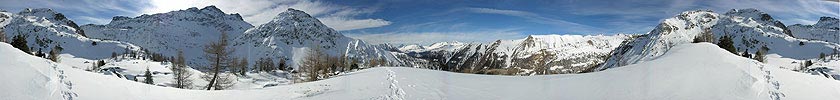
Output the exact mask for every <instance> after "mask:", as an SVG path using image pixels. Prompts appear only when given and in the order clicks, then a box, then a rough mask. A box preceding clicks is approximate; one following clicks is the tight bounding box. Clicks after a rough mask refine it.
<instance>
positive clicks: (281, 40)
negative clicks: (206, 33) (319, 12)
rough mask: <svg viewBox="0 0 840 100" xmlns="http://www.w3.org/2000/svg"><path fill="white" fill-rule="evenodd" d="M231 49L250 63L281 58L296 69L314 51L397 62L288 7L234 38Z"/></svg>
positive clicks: (360, 58) (374, 46)
mask: <svg viewBox="0 0 840 100" xmlns="http://www.w3.org/2000/svg"><path fill="white" fill-rule="evenodd" d="M233 46H235V48H236V49H237V55H240V56H242V57H246V58H248V59H249V60H250V61H252V62H253V61H255V60H257V59H260V58H272V59H281V60H286V62H289V64H290V66H289V67H297V62H300V61H301V59H303V58H304V57H305V56H306V53H307V52H309V51H311V50H312V49H313V48H319V49H321V50H323V51H324V52H325V53H326V54H329V55H331V56H334V57H341V56H346V57H348V58H352V59H358V60H360V61H362V62H363V63H364V62H366V61H368V60H371V59H385V60H386V61H388V62H391V63H398V62H399V60H397V59H396V58H394V56H393V55H392V54H391V53H389V52H387V51H386V49H383V48H378V46H376V45H369V44H366V43H365V42H364V41H361V40H358V39H353V38H350V37H346V36H344V35H342V34H341V33H339V32H338V31H336V30H334V29H332V28H330V27H327V26H326V25H324V24H323V23H321V22H320V21H319V20H318V19H316V18H315V17H312V16H310V15H309V14H307V13H305V12H303V11H300V10H295V9H291V8H289V9H288V10H286V11H284V12H282V13H280V14H278V15H277V16H276V17H274V19H273V20H271V21H270V22H268V23H265V24H262V25H258V26H257V27H254V28H252V29H249V30H247V31H245V33H244V34H243V35H241V36H238V37H236V38H235V40H234V41H233ZM275 62H276V61H275Z"/></svg>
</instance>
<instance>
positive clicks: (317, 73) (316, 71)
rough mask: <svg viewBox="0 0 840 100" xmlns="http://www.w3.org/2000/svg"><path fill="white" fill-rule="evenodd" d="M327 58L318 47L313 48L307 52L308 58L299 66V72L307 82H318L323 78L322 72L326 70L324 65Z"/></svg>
mask: <svg viewBox="0 0 840 100" xmlns="http://www.w3.org/2000/svg"><path fill="white" fill-rule="evenodd" d="M325 56H327V55H326V54H325V53H324V52H323V51H322V50H321V49H320V48H318V47H311V50H309V52H307V54H306V57H305V58H304V59H303V62H301V64H299V67H298V68H300V69H299V70H300V71H302V73H299V74H301V75H299V76H304V77H305V78H306V80H305V81H307V82H309V81H317V80H319V78H321V77H323V76H321V74H322V72H321V71H323V70H324V69H325V68H324V67H325V65H326V64H324V57H325Z"/></svg>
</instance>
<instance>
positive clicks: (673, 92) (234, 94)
mask: <svg viewBox="0 0 840 100" xmlns="http://www.w3.org/2000/svg"><path fill="white" fill-rule="evenodd" d="M0 53H2V54H7V55H8V56H2V57H0V63H2V64H6V65H11V66H2V67H3V69H8V70H0V74H2V75H0V80H4V81H6V84H3V85H0V89H3V90H5V91H7V92H0V98H2V99H15V100H22V99H23V100H25V99H39V100H45V99H46V100H49V99H63V98H73V99H79V100H102V99H115V98H116V99H129V98H130V99H154V100H162V99H204V100H207V99H210V100H213V99H216V100H229V99H243V100H278V99H279V100H288V99H296V100H297V99H314V100H332V99H345V100H359V99H364V100H369V99H396V100H400V99H410V100H415V99H457V100H464V99H502V100H522V99H528V100H555V99H575V100H602V99H624V100H672V99H716V100H717V99H726V100H733V99H737V100H756V99H791V100H816V99H825V100H836V99H840V96H838V95H836V94H840V91H838V90H840V81H835V80H831V79H827V78H822V77H820V76H814V75H807V74H804V73H797V72H792V71H789V70H783V69H779V68H778V67H775V66H770V65H765V64H762V63H759V62H756V61H753V60H750V59H746V58H742V57H738V56H735V55H731V54H730V53H729V52H726V51H724V50H722V49H720V48H718V47H717V46H715V45H713V44H708V43H699V44H680V45H677V46H675V47H673V48H672V49H671V50H670V51H668V52H667V53H664V54H663V55H662V56H660V57H659V58H657V59H654V60H650V61H647V62H642V63H638V64H633V65H628V66H625V67H621V68H615V69H613V70H606V71H601V72H597V73H587V74H574V75H545V76H515V77H512V76H489V75H475V74H460V73H452V72H443V71H433V70H426V69H415V68H400V67H378V68H371V69H367V70H362V71H359V72H354V73H350V74H346V75H344V76H339V77H336V78H331V79H327V80H322V81H316V82H308V83H300V84H293V85H286V86H278V87H272V88H266V89H255V90H225V91H195V90H181V89H175V88H168V87H157V86H152V85H146V84H142V83H138V82H130V81H125V80H122V79H118V78H114V77H107V76H102V75H99V74H94V73H89V72H85V71H82V70H79V69H74V68H68V66H66V65H62V64H56V63H52V62H50V61H48V60H45V59H42V58H38V57H34V56H30V55H27V54H24V53H23V52H20V51H19V50H17V49H14V48H12V47H11V46H10V45H8V44H5V43H0ZM10 91H15V92H10ZM185 94H189V95H185Z"/></svg>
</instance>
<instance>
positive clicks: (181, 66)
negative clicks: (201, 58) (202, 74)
mask: <svg viewBox="0 0 840 100" xmlns="http://www.w3.org/2000/svg"><path fill="white" fill-rule="evenodd" d="M171 60H172V67H169V68H170V69H171V70H172V78H173V79H174V80H173V82H172V83H174V84H173V85H174V87H175V88H182V89H189V88H192V87H190V86H192V79H190V76H192V72H190V71H189V70H187V65H186V62H185V61H184V52H183V51H178V57H177V58H173V59H171Z"/></svg>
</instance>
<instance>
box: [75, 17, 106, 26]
mask: <svg viewBox="0 0 840 100" xmlns="http://www.w3.org/2000/svg"><path fill="white" fill-rule="evenodd" d="M78 19H79V21H84V22H89V23H91V24H108V22H110V21H111V20H109V19H102V18H94V17H89V16H79V17H78Z"/></svg>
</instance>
